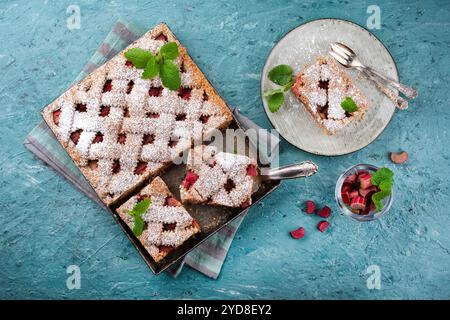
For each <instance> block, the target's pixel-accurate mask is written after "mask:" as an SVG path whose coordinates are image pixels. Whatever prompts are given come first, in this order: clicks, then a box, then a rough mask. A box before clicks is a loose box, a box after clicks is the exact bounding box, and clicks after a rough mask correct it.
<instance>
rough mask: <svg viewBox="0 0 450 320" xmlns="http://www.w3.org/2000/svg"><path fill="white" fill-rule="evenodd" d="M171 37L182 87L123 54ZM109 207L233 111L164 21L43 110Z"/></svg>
mask: <svg viewBox="0 0 450 320" xmlns="http://www.w3.org/2000/svg"><path fill="white" fill-rule="evenodd" d="M168 42H175V43H176V44H177V47H178V50H179V56H178V57H177V58H176V59H175V60H173V62H174V64H175V65H176V67H177V68H178V70H179V73H180V78H181V87H180V88H179V90H169V89H168V88H166V87H164V86H163V84H162V80H161V78H160V77H159V75H157V76H155V77H154V78H153V79H143V78H142V77H141V76H142V72H143V69H138V68H136V67H135V66H134V65H133V63H132V62H131V61H128V60H127V59H126V58H125V55H124V53H125V52H127V51H128V50H129V49H132V48H139V49H142V50H146V51H150V52H152V53H153V54H156V53H158V52H159V51H160V49H161V48H162V47H163V46H164V45H165V44H166V43H168ZM42 114H43V117H44V119H45V121H46V122H47V124H48V125H49V127H50V128H51V130H52V131H53V132H54V133H55V135H56V137H57V139H58V140H59V142H60V143H61V144H62V146H63V147H64V148H65V149H66V150H67V152H68V154H69V155H70V156H71V157H72V159H73V160H74V162H75V164H76V165H77V166H78V168H79V169H80V170H81V172H82V173H83V174H84V176H85V177H86V179H87V180H88V181H89V183H90V184H91V185H92V187H93V188H94V190H95V191H96V192H97V194H98V195H99V197H100V199H101V200H102V201H103V202H104V203H105V204H107V205H111V204H113V203H116V202H118V200H119V199H121V200H123V199H125V198H126V196H127V195H129V194H131V193H132V191H133V190H134V189H135V188H136V187H137V186H138V185H140V184H142V183H144V181H146V180H148V179H149V178H150V177H152V176H156V175H159V174H160V173H161V171H162V170H164V169H165V168H167V167H168V166H170V165H172V164H173V162H174V161H175V159H177V158H178V157H179V156H180V153H181V152H183V151H184V150H188V149H189V148H190V147H191V146H192V143H193V142H194V141H197V140H200V139H202V136H205V135H206V136H207V135H209V134H210V133H211V132H212V131H214V130H215V129H223V128H226V127H228V125H229V123H230V122H231V120H232V114H231V111H230V110H229V109H228V107H227V105H226V104H225V102H224V101H223V100H222V99H221V97H220V96H219V95H218V94H217V92H216V91H215V90H214V88H213V87H212V86H211V84H210V83H209V82H208V80H207V79H206V77H205V76H204V74H203V73H202V72H201V71H200V69H199V68H198V67H197V65H196V64H195V63H194V61H192V59H191V58H190V56H189V55H188V53H187V50H186V48H184V47H183V46H182V45H181V43H180V42H179V41H178V40H177V38H176V37H175V35H174V34H173V33H172V32H171V31H170V29H169V28H168V26H167V25H165V24H159V25H158V26H156V27H155V28H153V29H152V30H150V31H149V32H147V33H146V34H145V35H143V36H142V37H141V38H139V39H138V40H136V41H135V42H133V43H132V44H131V45H129V46H128V47H127V48H126V49H125V50H124V51H122V52H119V53H118V54H117V55H116V56H115V57H113V58H112V59H111V60H109V61H108V62H106V63H105V64H104V65H102V66H100V67H99V68H97V69H95V70H94V71H93V72H92V73H91V74H90V75H89V76H87V77H86V78H85V79H83V80H82V81H81V82H80V83H77V84H75V85H73V86H72V87H71V88H70V89H69V90H67V91H66V92H65V93H63V94H62V95H61V96H60V97H58V98H57V99H56V100H55V101H53V102H52V103H51V104H49V105H48V106H47V107H46V108H45V109H44V110H43V112H42Z"/></svg>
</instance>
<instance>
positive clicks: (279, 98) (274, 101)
mask: <svg viewBox="0 0 450 320" xmlns="http://www.w3.org/2000/svg"><path fill="white" fill-rule="evenodd" d="M268 102H269V110H270V112H277V111H278V110H279V109H280V107H281V105H282V104H283V103H284V95H283V93H282V92H277V93H274V94H272V95H271V96H270V97H269V101H268Z"/></svg>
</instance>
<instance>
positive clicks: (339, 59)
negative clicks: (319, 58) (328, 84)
mask: <svg viewBox="0 0 450 320" xmlns="http://www.w3.org/2000/svg"><path fill="white" fill-rule="evenodd" d="M329 54H330V55H331V56H332V57H333V58H335V59H336V60H337V62H339V63H340V64H342V65H343V66H344V67H348V61H347V60H346V59H345V58H343V57H341V56H340V55H338V54H337V53H336V52H334V51H330V52H329Z"/></svg>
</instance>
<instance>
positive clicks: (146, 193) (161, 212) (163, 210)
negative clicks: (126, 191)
mask: <svg viewBox="0 0 450 320" xmlns="http://www.w3.org/2000/svg"><path fill="white" fill-rule="evenodd" d="M145 199H149V200H150V205H149V206H148V209H147V210H146V212H144V213H142V219H143V221H144V222H145V226H144V228H143V231H142V233H141V234H140V235H137V238H138V239H139V241H140V242H141V243H142V245H143V246H144V248H145V249H146V250H147V252H148V253H149V254H150V255H151V256H152V258H153V259H154V260H155V261H156V262H159V261H161V260H162V259H163V258H164V257H165V256H166V255H168V254H169V252H171V251H172V250H174V249H176V248H177V247H179V246H180V245H181V244H182V243H183V242H185V241H186V240H187V239H189V238H190V237H191V236H193V235H194V234H196V233H198V232H200V226H199V224H198V223H197V222H196V221H195V219H194V218H192V217H191V216H190V215H189V213H188V212H187V211H186V209H185V208H184V207H183V206H182V205H181V203H180V202H179V201H178V200H177V199H175V197H174V196H173V195H172V193H171V192H170V191H169V189H168V187H167V185H166V184H165V183H164V181H163V180H162V179H161V178H160V177H156V178H155V179H153V181H152V182H151V183H150V184H149V185H147V186H146V187H144V188H143V189H142V190H141V191H140V192H139V193H138V194H137V195H135V196H133V197H131V198H130V199H129V200H128V201H127V202H125V203H124V204H123V205H121V206H120V207H119V208H118V209H117V213H118V214H119V215H120V217H121V218H122V220H123V221H124V222H125V223H126V224H127V225H128V226H129V227H130V229H132V230H133V229H134V227H135V218H134V217H133V215H132V214H130V213H131V212H132V210H133V208H135V206H136V204H137V203H139V202H141V201H143V200H145Z"/></svg>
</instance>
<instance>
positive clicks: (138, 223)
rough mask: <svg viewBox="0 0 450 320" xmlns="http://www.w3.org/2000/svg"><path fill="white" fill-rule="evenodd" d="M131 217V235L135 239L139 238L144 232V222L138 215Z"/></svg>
mask: <svg viewBox="0 0 450 320" xmlns="http://www.w3.org/2000/svg"><path fill="white" fill-rule="evenodd" d="M133 217H134V227H133V233H134V235H135V236H136V237H139V236H140V235H141V234H142V232H144V227H145V221H144V219H142V217H141V216H139V215H134V216H133Z"/></svg>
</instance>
